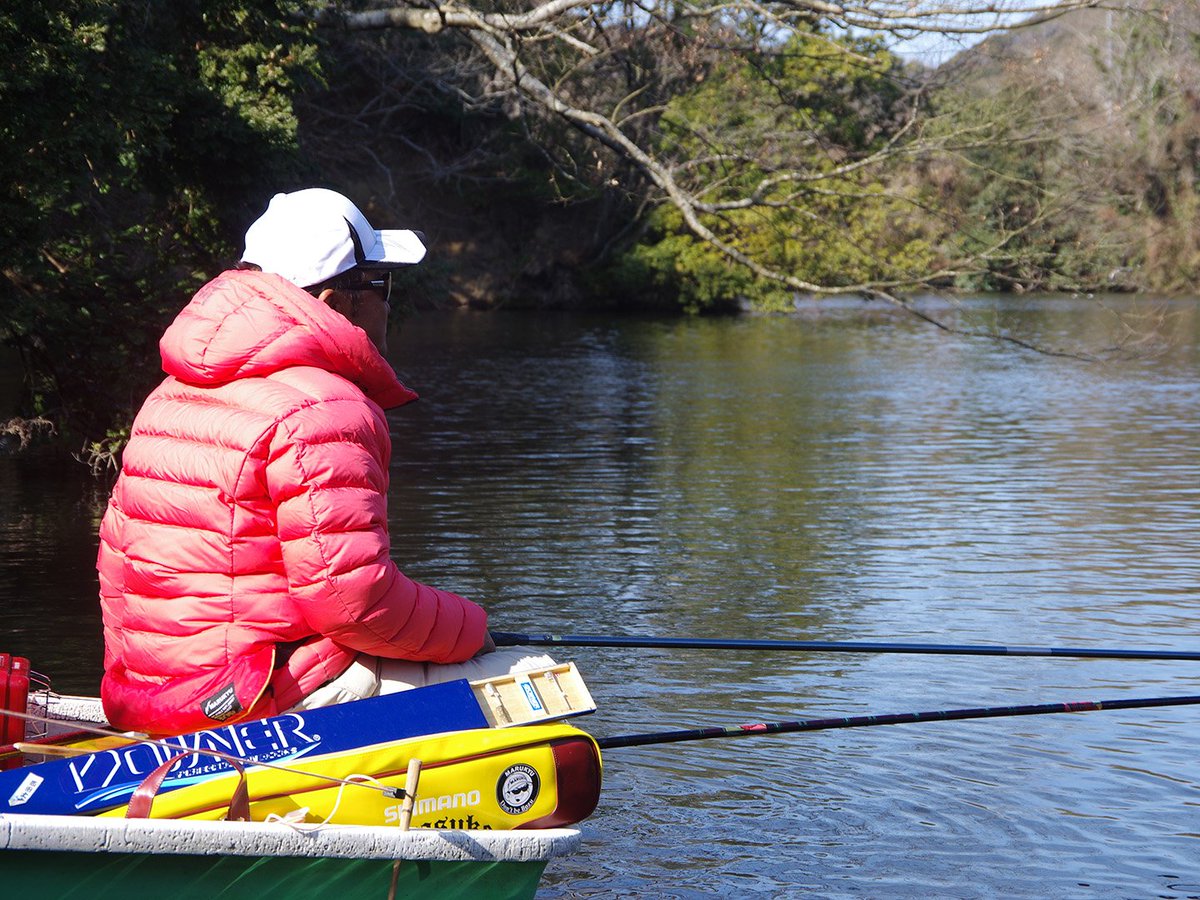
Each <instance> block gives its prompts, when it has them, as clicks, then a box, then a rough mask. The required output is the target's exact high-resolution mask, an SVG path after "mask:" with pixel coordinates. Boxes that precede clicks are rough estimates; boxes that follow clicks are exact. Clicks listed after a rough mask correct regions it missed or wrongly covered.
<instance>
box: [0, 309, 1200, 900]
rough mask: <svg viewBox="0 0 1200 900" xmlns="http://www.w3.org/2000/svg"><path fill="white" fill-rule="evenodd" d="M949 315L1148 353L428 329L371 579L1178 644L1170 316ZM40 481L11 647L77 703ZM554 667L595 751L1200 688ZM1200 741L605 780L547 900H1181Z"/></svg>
mask: <svg viewBox="0 0 1200 900" xmlns="http://www.w3.org/2000/svg"><path fill="white" fill-rule="evenodd" d="M942 312H944V313H945V314H946V315H948V316H953V317H955V321H957V322H960V323H962V324H972V323H977V322H979V321H984V320H987V321H993V322H995V323H996V324H997V325H998V326H999V327H1001V328H1003V329H1005V330H1008V331H1011V332H1013V333H1015V334H1019V335H1020V336H1022V337H1023V338H1030V337H1032V338H1034V339H1038V340H1042V341H1044V342H1046V343H1048V344H1053V345H1055V346H1071V347H1081V348H1086V349H1092V350H1104V349H1106V348H1112V347H1116V346H1119V345H1122V344H1126V345H1132V344H1133V343H1134V342H1137V343H1139V344H1140V345H1141V346H1145V347H1153V350H1154V353H1153V354H1148V355H1146V356H1142V357H1135V358H1121V359H1114V360H1113V361H1110V362H1107V363H1103V364H1095V363H1081V362H1078V361H1075V360H1070V359H1065V358H1059V357H1051V356H1045V355H1039V354H1033V353H1028V352H1026V351H1020V350H1015V349H1013V348H1011V347H1007V348H1006V347H1000V346H997V345H996V344H993V343H988V342H983V341H972V340H964V339H961V338H954V337H950V336H947V335H945V334H943V333H940V332H938V331H936V330H933V329H930V328H928V327H926V326H923V325H920V324H918V323H916V322H913V321H910V320H905V319H902V318H894V317H893V316H892V315H891V314H889V313H886V312H884V311H880V310H879V309H878V308H876V307H864V306H862V305H861V304H857V303H847V304H843V305H842V306H841V308H840V310H838V311H836V312H835V313H834V314H822V315H821V316H816V315H808V314H806V315H803V316H799V317H796V318H792V319H745V320H738V321H720V320H698V321H653V320H640V321H633V320H624V321H612V320H605V319H586V318H572V317H556V316H523V315H512V316H508V315H489V316H474V315H462V316H456V317H451V318H445V317H418V318H416V319H413V320H411V321H410V322H408V323H407V324H406V326H405V328H404V330H403V331H402V333H401V334H400V335H399V336H398V338H397V339H396V340H395V341H393V358H394V362H395V363H396V364H397V366H398V367H399V368H400V369H401V370H402V371H403V372H404V373H405V374H406V375H407V376H408V378H409V380H410V381H411V382H412V383H413V385H414V386H415V387H416V388H417V389H418V390H419V391H420V393H421V395H422V398H423V399H422V402H421V403H419V404H417V405H416V406H414V407H411V408H408V409H405V410H403V411H401V412H400V413H398V414H397V415H395V416H394V417H393V418H392V425H393V439H394V443H395V455H394V460H393V466H392V478H393V483H392V498H391V499H392V508H391V516H392V518H391V523H390V524H391V529H392V534H393V545H394V555H395V556H396V558H397V560H398V561H400V563H401V565H402V566H403V567H404V568H405V570H406V571H407V572H408V573H409V574H411V575H413V576H414V577H417V578H422V579H424V580H427V581H430V582H431V583H434V584H438V585H440V586H445V587H449V588H452V589H455V590H459V591H461V592H463V593H465V594H467V595H468V596H472V597H475V598H477V599H479V600H481V601H482V602H484V603H485V604H486V605H487V606H488V607H489V609H490V611H491V615H492V617H493V622H494V624H495V625H496V627H498V628H502V629H508V630H530V631H542V630H544V631H559V632H564V631H566V632H570V631H575V632H594V633H631V634H664V635H695V636H740V637H779V638H784V637H787V638H828V639H834V640H837V639H880V640H883V639H892V640H914V641H922V640H924V641H939V642H940V641H946V642H964V643H983V642H989V643H992V642H994V643H1006V644H1042V645H1059V646H1071V645H1088V646H1105V645H1112V646H1143V647H1156V646H1157V647H1172V646H1190V647H1195V646H1197V645H1200V637H1197V631H1198V630H1200V628H1198V626H1200V622H1198V620H1197V616H1198V613H1197V612H1196V610H1197V608H1198V607H1197V602H1196V601H1197V599H1198V597H1197V594H1198V593H1200V433H1198V432H1200V423H1198V421H1197V410H1198V409H1200V379H1198V378H1197V374H1198V372H1200V315H1197V305H1196V304H1195V303H1193V302H1183V301H1157V300H1151V299H1145V298H1143V299H1135V300H1129V299H1121V298H1113V299H1109V300H1106V301H1105V305H1104V306H1099V305H1097V304H1096V303H1094V302H1090V301H1087V300H1084V299H1069V298H1068V299H1061V298H1055V299H1053V300H1049V301H1047V300H1021V301H1019V302H1007V303H1004V304H1002V305H1000V306H997V305H996V304H994V303H992V302H991V301H986V302H985V301H968V302H967V303H965V304H963V305H962V308H957V309H956V308H951V307H945V308H944V309H943V310H942ZM885 319H886V321H884V320H885ZM1145 323H1150V324H1154V325H1156V327H1158V328H1159V332H1158V334H1157V335H1156V336H1155V337H1154V339H1153V340H1151V339H1147V338H1145V336H1144V335H1142V334H1138V333H1135V331H1134V326H1137V327H1141V325H1142V324H1145ZM1166 339H1169V340H1166ZM42 479H43V476H42V475H39V474H38V473H30V472H26V471H20V470H19V469H18V468H17V467H16V466H15V465H14V464H13V463H12V462H11V461H0V500H3V504H4V506H3V510H4V512H3V523H4V529H5V530H4V532H3V535H2V536H0V554H4V555H3V557H2V558H3V565H2V566H0V578H4V579H7V580H6V581H5V582H4V589H5V592H6V601H5V625H6V628H8V629H9V630H10V631H12V630H14V629H16V630H17V632H18V633H19V634H26V635H32V634H40V635H42V637H40V638H39V639H38V640H39V641H40V643H39V644H37V645H36V647H35V649H37V651H38V653H39V654H41V653H46V654H48V655H49V658H50V660H51V661H52V662H53V666H54V669H55V671H56V673H67V677H68V678H78V679H80V680H86V678H90V677H93V676H94V674H95V666H96V664H97V663H96V660H97V659H98V657H97V656H93V657H90V658H87V659H88V662H87V663H86V665H82V666H80V667H79V668H78V669H75V670H73V671H72V670H71V669H70V663H69V662H68V661H67V660H65V659H64V657H65V656H67V655H71V654H66V653H64V652H60V651H58V650H56V649H55V648H54V646H53V645H54V644H55V642H56V641H57V637H58V634H59V632H60V630H61V629H63V628H65V627H68V625H67V622H68V621H69V622H70V623H71V625H72V626H73V627H74V632H75V634H76V635H77V636H78V639H79V640H80V641H81V642H82V643H83V644H84V645H85V646H87V645H88V642H91V643H90V646H92V647H95V646H98V641H99V637H98V634H99V631H98V625H97V624H96V617H95V615H94V613H93V612H90V610H92V597H93V596H94V585H93V578H94V576H93V575H92V574H91V569H90V566H91V557H92V555H94V527H93V525H94V522H93V521H92V518H91V514H90V513H88V514H81V509H88V508H89V506H88V504H87V503H84V504H83V505H82V506H81V505H80V502H79V491H80V488H79V486H78V485H66V486H62V487H60V488H58V489H57V492H56V490H55V489H54V488H52V487H48V486H49V485H51V484H52V483H53V482H52V481H51V480H50V479H44V481H43V480H42ZM17 598H20V599H19V600H18V599H17ZM89 616H91V618H89ZM71 653H72V654H73V655H75V656H79V657H80V658H85V657H86V654H83V655H82V656H81V655H80V650H79V648H76V649H75V650H73V651H71ZM570 656H571V658H574V659H575V660H576V661H577V662H578V663H579V665H580V667H581V669H582V670H583V671H584V673H585V675H586V677H587V678H588V681H589V684H590V685H591V687H592V690H593V693H594V694H595V695H596V696H597V698H598V700H599V702H600V705H601V712H600V713H598V714H597V715H596V716H594V717H593V718H592V719H591V720H590V721H589V722H588V723H587V726H588V727H589V728H590V729H591V730H593V731H594V732H595V733H597V734H617V733H627V732H630V731H646V730H656V729H671V728H681V727H695V726H701V725H710V724H736V723H738V722H744V721H767V720H776V719H778V720H787V719H796V718H812V717H818V716H830V715H838V714H844V715H855V714H860V713H867V712H880V713H886V712H900V711H904V710H924V709H936V708H947V707H954V706H977V705H1008V704H1018V703H1038V702H1052V701H1058V700H1069V699H1098V698H1103V697H1112V696H1122V697H1137V696H1154V695H1164V694H1191V693H1195V683H1196V674H1197V669H1196V668H1195V667H1196V666H1197V665H1200V664H1192V663H1166V662H1145V663H1130V662H1119V661H1104V660H1047V659H1029V658H1017V659H978V658H953V657H906V656H872V657H867V656H854V657H848V656H842V657H834V656H804V655H789V656H781V655H767V654H759V655H753V654H743V655H740V656H739V655H736V654H731V653H728V652H713V653H707V654H706V653H701V652H697V651H677V652H669V651H644V652H634V651H628V650H616V649H595V650H583V649H581V650H577V651H574V652H572V653H571V654H570ZM1198 716H1200V713H1198V712H1197V711H1196V710H1194V709H1192V708H1179V709H1159V710H1143V711H1124V712H1105V713H1095V714H1087V715H1072V716H1048V717H1036V718H1026V719H1011V720H994V721H986V722H960V723H940V724H930V725H917V726H903V727H896V728H873V729H859V730H854V731H839V732H821V733H813V734H804V735H791V736H779V737H764V738H756V739H745V740H729V741H718V742H706V743H697V744H685V745H674V746H670V747H658V748H641V749H626V750H614V751H612V752H611V753H610V754H609V755H608V758H607V770H606V787H605V794H604V800H603V805H602V808H601V810H600V811H599V813H598V814H597V816H596V817H595V818H594V819H593V820H592V823H591V824H590V826H589V829H588V838H589V843H588V849H587V850H586V851H585V853H584V854H583V855H582V856H580V857H578V858H577V859H574V860H571V861H569V862H567V863H565V864H563V865H557V866H554V867H552V868H551V871H550V873H549V876H548V883H547V887H546V888H545V889H544V891H543V894H544V896H546V897H582V896H628V895H634V894H650V895H653V896H665V897H692V896H707V895H712V894H718V893H720V894H726V893H731V892H734V893H738V894H741V893H746V894H761V895H764V896H780V895H785V894H793V893H799V892H801V891H809V892H810V893H813V894H815V895H817V896H823V897H839V896H847V897H851V896H853V897H879V896H887V897H908V896H912V897H917V896H929V895H936V896H955V897H975V896H978V897H991V896H1030V897H1033V896H1039V897H1040V896H1056V897H1098V896H1165V897H1171V896H1185V895H1187V894H1188V893H1189V892H1191V893H1195V891H1194V890H1193V889H1192V888H1189V887H1188V885H1189V884H1190V883H1192V882H1194V881H1195V878H1194V877H1192V876H1191V875H1190V872H1191V870H1192V868H1193V867H1194V859H1195V855H1196V852H1197V844H1196V836H1197V834H1198V833H1200V824H1198V822H1197V806H1198V805H1200V792H1198V788H1197V783H1198V781H1200V765H1198V764H1197V762H1196V761H1195V759H1194V753H1193V752H1191V750H1190V745H1191V743H1192V742H1191V741H1190V740H1189V738H1190V737H1191V736H1192V735H1193V734H1194V733H1195V729H1196V727H1197V723H1198Z"/></svg>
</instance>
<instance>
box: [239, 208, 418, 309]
mask: <svg viewBox="0 0 1200 900" xmlns="http://www.w3.org/2000/svg"><path fill="white" fill-rule="evenodd" d="M424 257H425V244H424V242H423V241H422V240H421V237H420V236H418V235H417V233H416V232H413V231H403V230H393V231H376V230H375V229H374V228H372V227H371V223H370V222H368V221H367V218H366V216H364V215H363V214H362V213H361V212H360V211H359V209H358V207H357V206H355V205H354V204H353V203H351V202H350V201H349V200H347V199H346V198H345V197H343V196H342V195H341V194H339V193H338V192H337V191H331V190H328V189H326V188H306V189H305V190H302V191H295V192H293V193H291V194H276V195H275V196H274V197H272V198H271V202H270V204H269V205H268V206H267V211H266V212H265V213H263V214H262V215H261V216H259V217H258V219H257V220H255V222H254V224H253V225H251V226H250V228H249V229H248V230H247V231H246V252H245V253H243V254H242V262H247V263H253V264H254V265H256V266H258V267H259V268H260V269H262V270H263V271H264V272H274V273H275V274H277V275H282V276H283V277H284V278H286V279H287V280H288V281H290V282H292V283H293V284H295V285H297V286H299V287H309V286H311V285H314V284H319V283H320V282H322V281H325V280H327V279H329V278H332V277H333V276H335V275H340V274H341V273H342V272H345V271H347V270H349V269H353V268H355V267H359V268H363V269H392V268H396V267H397V266H411V265H413V264H414V263H419V262H420V261H421V260H422V259H423V258H424Z"/></svg>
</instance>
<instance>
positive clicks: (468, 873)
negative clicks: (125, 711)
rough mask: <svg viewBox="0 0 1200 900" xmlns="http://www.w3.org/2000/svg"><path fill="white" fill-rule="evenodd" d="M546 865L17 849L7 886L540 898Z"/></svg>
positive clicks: (339, 897)
mask: <svg viewBox="0 0 1200 900" xmlns="http://www.w3.org/2000/svg"><path fill="white" fill-rule="evenodd" d="M545 868H546V862H545V861H540V862H477V861H471V862H461V861H458V862H456V861H444V860H443V861H436V860H433V861H431V860H402V861H401V862H400V863H399V865H396V864H394V863H393V862H392V861H389V860H380V859H305V858H298V857H274V858H248V857H242V856H217V857H213V856H185V855H180V856H163V855H156V854H126V853H119V854H111V853H72V852H63V851H58V852H55V851H38V850H28V851H23V852H15V851H10V852H8V853H5V854H4V855H3V856H2V857H0V882H3V884H4V889H5V892H6V893H7V892H11V894H10V896H14V897H16V896H30V897H55V898H59V900H68V898H79V900H85V898H86V900H110V898H111V900H130V898H131V897H140V896H166V897H171V898H172V900H193V898H194V900H219V898H229V900H232V898H243V897H246V898H250V897H253V898H261V897H278V898H281V900H284V898H285V900H318V898H320V900H360V898H362V900H386V898H387V897H388V896H389V892H390V890H391V884H392V877H393V874H395V876H396V891H395V894H394V896H395V897H397V898H400V897H405V898H410V897H438V898H440V900H455V898H460V897H461V898H468V897H470V898H479V897H487V898H488V900H502V898H504V900H509V898H511V900H519V898H527V897H533V895H534V893H535V892H536V891H537V885H538V881H539V879H540V878H541V875H542V872H543V870H544V869H545Z"/></svg>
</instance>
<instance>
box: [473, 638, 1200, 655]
mask: <svg viewBox="0 0 1200 900" xmlns="http://www.w3.org/2000/svg"><path fill="white" fill-rule="evenodd" d="M492 640H493V641H495V643H496V646H497V647H515V646H526V647H639V648H654V649H686V650H787V651H798V652H807V653H924V654H938V655H946V656H1057V657H1074V658H1079V659H1173V660H1193V661H1200V650H1128V649H1120V648H1118V649H1101V648H1090V647H1007V646H1002V645H1000V644H903V643H894V642H865V641H779V640H754V639H748V638H670V637H626V636H622V635H591V634H522V633H520V632H512V631H493V632H492Z"/></svg>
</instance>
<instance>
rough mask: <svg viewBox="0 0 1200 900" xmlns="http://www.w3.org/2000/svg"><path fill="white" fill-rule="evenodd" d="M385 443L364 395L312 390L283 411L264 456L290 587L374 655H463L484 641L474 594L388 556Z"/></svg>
mask: <svg viewBox="0 0 1200 900" xmlns="http://www.w3.org/2000/svg"><path fill="white" fill-rule="evenodd" d="M390 450H391V444H390V438H389V436H388V427H387V421H386V419H385V418H384V415H383V412H382V410H380V409H379V408H378V407H377V406H375V405H374V404H372V403H370V402H369V401H366V400H364V399H354V398H351V399H340V400H331V399H322V400H315V401H314V402H313V403H312V404H310V405H307V406H305V407H303V408H301V409H299V410H297V411H295V412H293V413H291V414H290V415H289V416H288V417H287V418H286V419H284V420H283V421H282V422H281V423H280V425H279V427H278V429H277V430H276V432H275V435H274V439H273V441H272V444H271V447H270V449H269V456H268V459H267V465H266V477H267V488H268V491H269V492H270V495H271V497H272V499H273V500H274V502H275V504H276V507H277V510H278V512H277V528H278V534H279V539H280V543H281V546H282V552H283V561H284V566H285V569H286V572H287V578H288V584H289V590H290V592H291V594H292V597H293V599H294V601H295V602H296V604H297V606H298V607H299V609H300V612H301V614H302V615H303V616H304V617H305V619H306V621H307V622H308V624H309V625H310V626H311V627H312V629H313V631H314V632H316V633H317V634H322V635H325V636H326V637H329V638H331V639H332V640H334V641H336V642H337V643H339V644H342V645H344V646H346V647H349V648H351V649H354V650H358V651H360V652H363V653H370V654H374V655H377V656H383V657H389V658H395V659H411V660H424V661H429V662H439V663H448V662H460V661H462V660H464V659H469V658H470V657H471V656H473V655H474V654H475V653H476V652H477V651H478V650H479V648H480V647H481V646H482V644H483V641H484V636H485V633H486V629H487V615H486V613H485V612H484V611H483V609H481V608H480V607H479V606H477V605H476V604H474V603H472V602H470V601H469V600H466V599H464V598H462V597H459V596H458V595H457V594H452V593H450V592H448V591H440V590H437V589H435V588H432V587H429V586H427V585H424V584H420V583H418V582H416V581H413V580H412V579H410V578H408V577H406V576H405V575H404V574H403V573H402V572H401V571H400V570H399V569H398V568H397V567H396V565H395V563H393V562H392V560H391V558H390V556H389V549H390V544H389V539H388V531H387V480H388V459H389V456H390Z"/></svg>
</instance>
